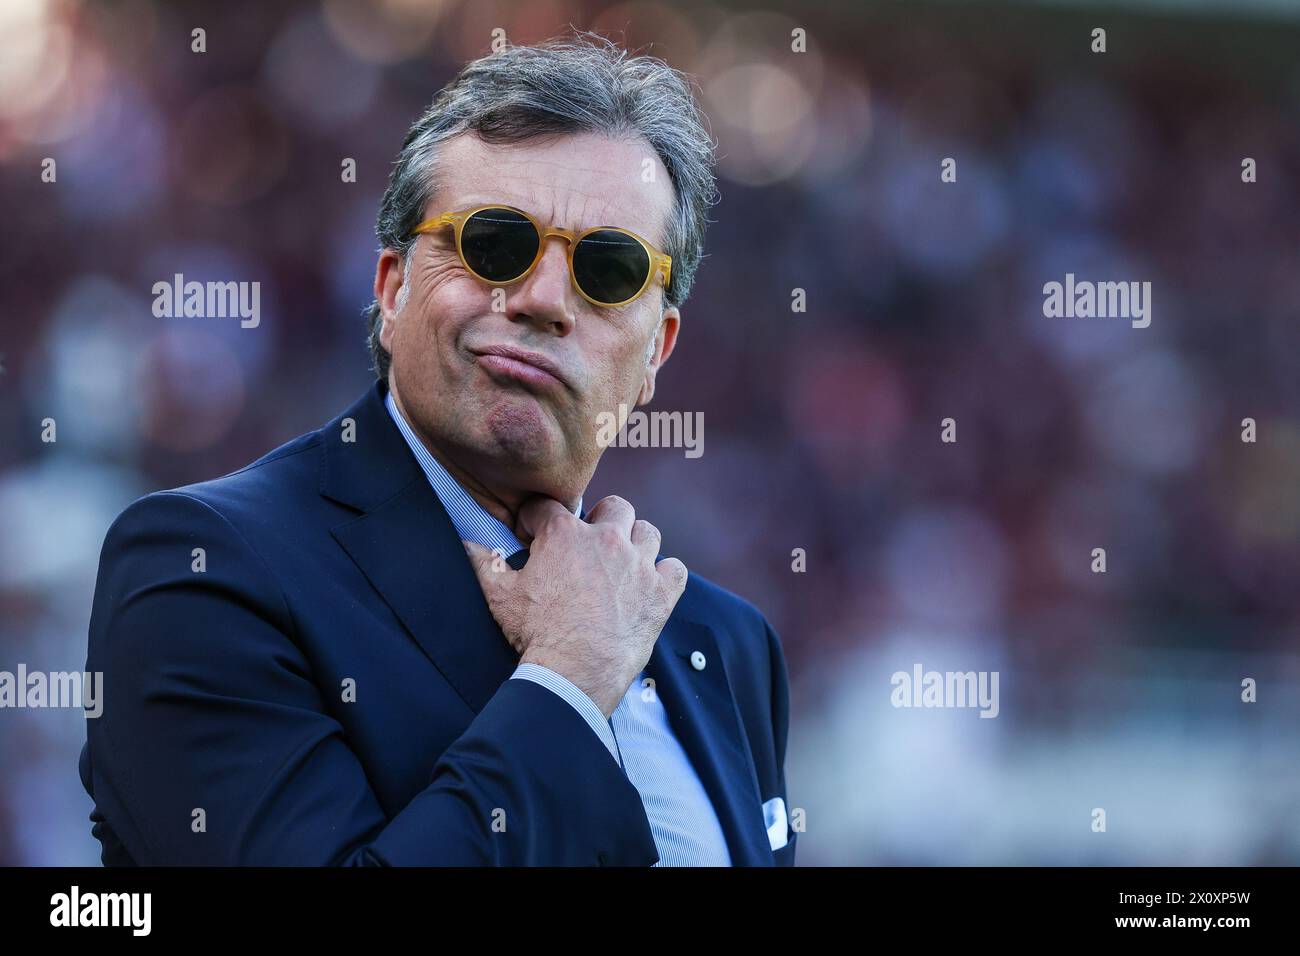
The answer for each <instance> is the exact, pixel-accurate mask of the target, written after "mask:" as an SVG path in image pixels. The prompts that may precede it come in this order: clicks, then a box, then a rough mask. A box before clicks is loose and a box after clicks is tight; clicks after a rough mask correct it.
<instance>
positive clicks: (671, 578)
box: [655, 558, 689, 604]
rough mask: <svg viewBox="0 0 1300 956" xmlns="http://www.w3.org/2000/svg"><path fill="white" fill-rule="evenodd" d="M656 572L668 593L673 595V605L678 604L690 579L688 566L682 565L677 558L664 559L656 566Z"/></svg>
mask: <svg viewBox="0 0 1300 956" xmlns="http://www.w3.org/2000/svg"><path fill="white" fill-rule="evenodd" d="M655 571H657V572H658V573H659V577H660V578H662V579H663V582H664V586H665V587H666V588H667V589H668V592H669V593H670V594H672V595H673V603H674V604H676V603H677V599H678V598H679V597H681V596H682V592H683V591H685V590H686V579H687V577H689V573H688V572H687V570H686V565H684V564H682V563H681V562H680V561H678V560H677V559H676V558H664V559H663V560H662V561H660V562H659V563H658V564H656V565H655Z"/></svg>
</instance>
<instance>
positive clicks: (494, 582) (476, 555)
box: [461, 541, 515, 595]
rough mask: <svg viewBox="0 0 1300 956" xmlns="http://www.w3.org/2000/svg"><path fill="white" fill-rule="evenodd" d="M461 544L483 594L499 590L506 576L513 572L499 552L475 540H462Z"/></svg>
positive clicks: (506, 578)
mask: <svg viewBox="0 0 1300 956" xmlns="http://www.w3.org/2000/svg"><path fill="white" fill-rule="evenodd" d="M461 544H463V545H464V546H465V553H466V554H467V555H469V564H470V567H472V568H473V569H474V576H475V577H476V578H478V583H479V586H480V587H481V588H482V589H483V593H484V594H485V595H486V594H492V593H494V592H496V591H498V590H500V589H501V587H502V586H504V585H505V583H506V581H507V580H508V577H507V576H508V575H512V574H514V573H515V570H514V568H512V567H510V565H508V564H506V560H505V558H504V557H503V556H502V555H501V552H499V551H494V550H492V549H491V548H485V547H483V545H481V544H479V543H478V542H477V541H462V542H461Z"/></svg>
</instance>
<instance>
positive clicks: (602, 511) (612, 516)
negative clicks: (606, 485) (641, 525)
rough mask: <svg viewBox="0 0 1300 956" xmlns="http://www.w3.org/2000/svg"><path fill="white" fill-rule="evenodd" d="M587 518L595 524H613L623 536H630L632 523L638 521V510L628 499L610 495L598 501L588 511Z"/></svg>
mask: <svg viewBox="0 0 1300 956" xmlns="http://www.w3.org/2000/svg"><path fill="white" fill-rule="evenodd" d="M587 520H588V521H590V522H591V523H592V524H593V525H598V524H610V525H613V526H614V527H616V528H618V529H619V530H620V531H621V532H622V533H623V537H625V538H630V537H631V536H632V524H633V523H634V522H635V521H636V511H635V510H634V509H633V508H632V505H631V503H630V502H629V501H627V500H626V499H624V498H620V497H619V496H618V495H610V496H609V497H608V498H601V499H600V500H599V501H597V502H596V507H594V508H592V509H591V511H589V512H587Z"/></svg>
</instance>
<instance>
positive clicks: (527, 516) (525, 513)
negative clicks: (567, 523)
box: [515, 495, 576, 545]
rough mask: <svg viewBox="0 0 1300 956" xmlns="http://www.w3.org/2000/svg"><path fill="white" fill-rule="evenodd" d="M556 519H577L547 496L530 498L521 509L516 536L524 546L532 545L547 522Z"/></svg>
mask: <svg viewBox="0 0 1300 956" xmlns="http://www.w3.org/2000/svg"><path fill="white" fill-rule="evenodd" d="M556 517H569V518H576V516H575V515H574V513H573V512H572V511H570V510H569V509H568V508H566V507H564V505H562V504H560V503H559V502H558V501H556V500H555V499H554V498H547V497H546V496H545V495H537V496H536V497H533V498H529V499H528V500H527V501H525V502H524V504H523V505H522V506H521V507H520V509H519V517H518V520H517V521H516V528H515V534H517V535H518V536H519V540H520V541H522V542H523V543H524V544H527V545H531V544H532V542H533V539H534V538H536V537H537V534H538V532H539V531H541V529H542V527H543V526H544V525H545V524H546V522H547V521H550V520H552V519H553V518H556Z"/></svg>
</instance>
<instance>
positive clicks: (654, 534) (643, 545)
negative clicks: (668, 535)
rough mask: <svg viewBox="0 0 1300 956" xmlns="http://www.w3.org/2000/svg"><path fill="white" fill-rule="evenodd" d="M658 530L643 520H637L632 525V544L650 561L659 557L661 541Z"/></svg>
mask: <svg viewBox="0 0 1300 956" xmlns="http://www.w3.org/2000/svg"><path fill="white" fill-rule="evenodd" d="M662 537H663V536H662V535H661V534H660V533H659V529H658V528H656V527H655V526H654V525H652V524H651V523H650V522H649V521H646V520H644V519H643V518H637V519H636V521H635V522H633V524H632V543H633V544H634V545H636V546H637V548H638V549H639V550H641V551H643V552H645V553H646V554H649V555H650V557H651V559H652V560H653V559H654V558H656V557H658V555H659V542H660V541H661V540H662Z"/></svg>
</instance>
